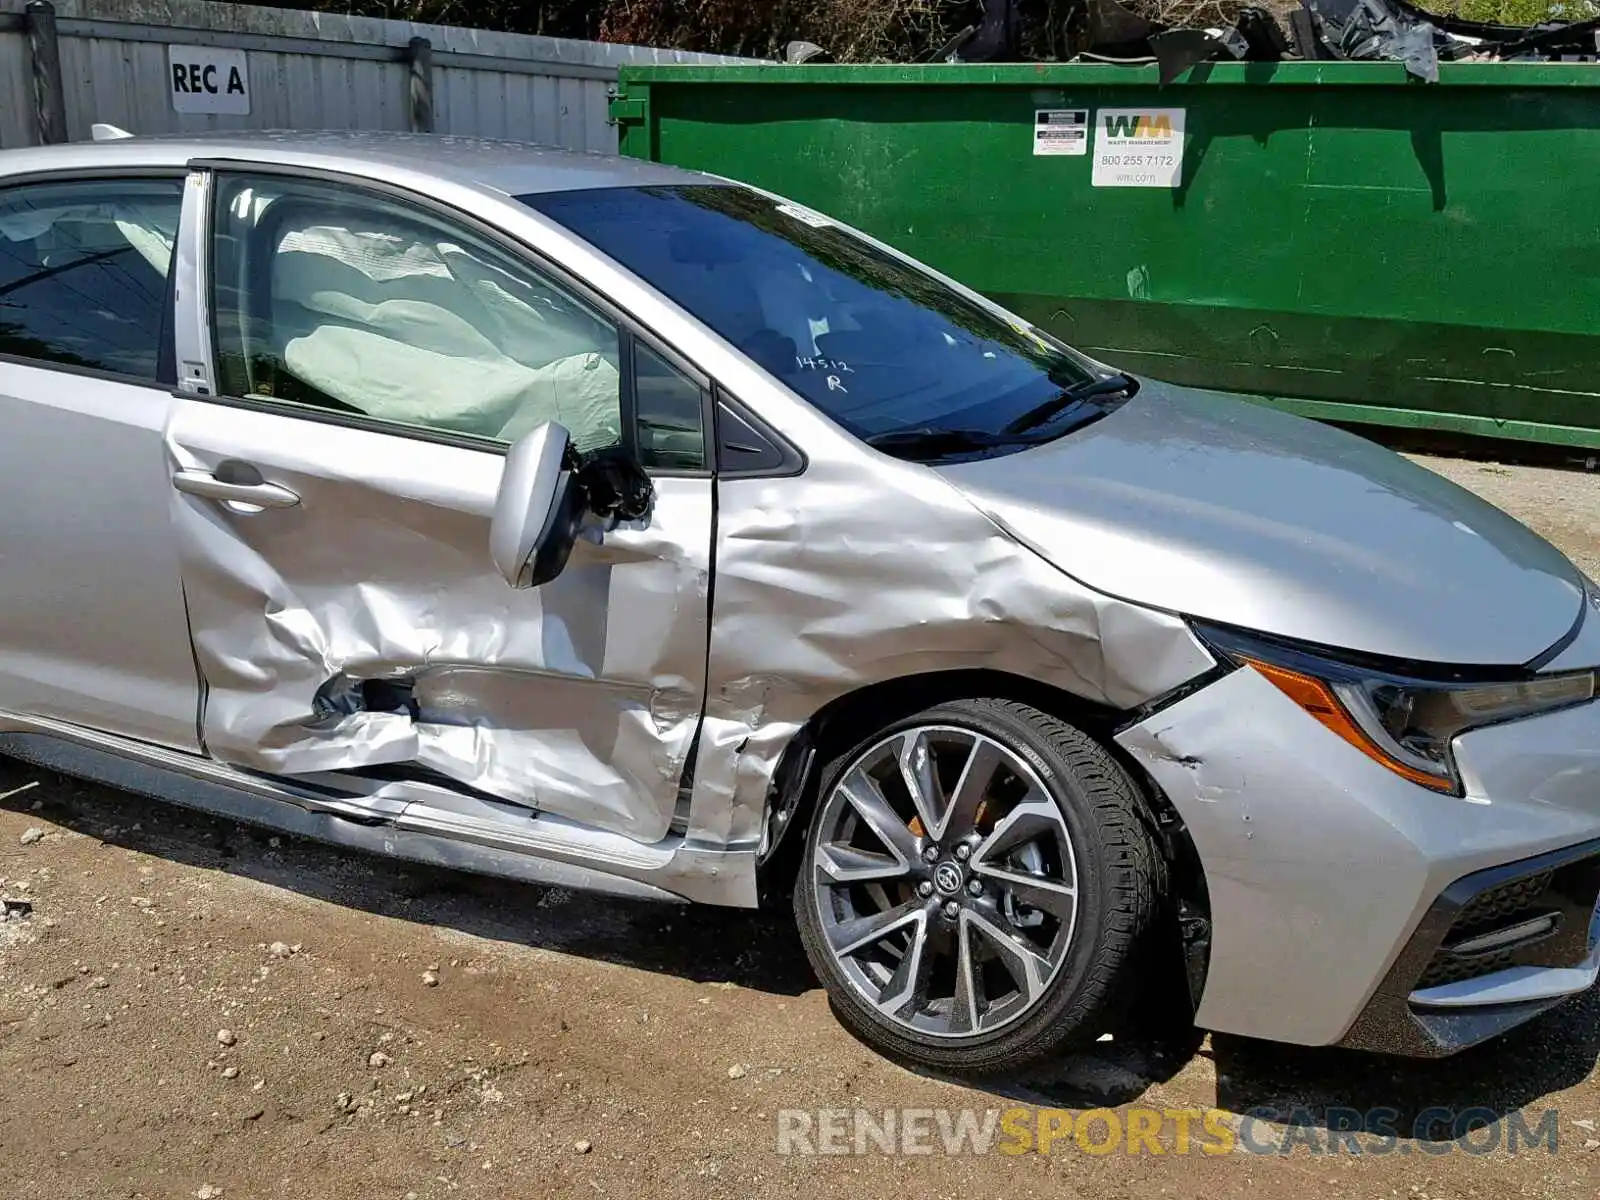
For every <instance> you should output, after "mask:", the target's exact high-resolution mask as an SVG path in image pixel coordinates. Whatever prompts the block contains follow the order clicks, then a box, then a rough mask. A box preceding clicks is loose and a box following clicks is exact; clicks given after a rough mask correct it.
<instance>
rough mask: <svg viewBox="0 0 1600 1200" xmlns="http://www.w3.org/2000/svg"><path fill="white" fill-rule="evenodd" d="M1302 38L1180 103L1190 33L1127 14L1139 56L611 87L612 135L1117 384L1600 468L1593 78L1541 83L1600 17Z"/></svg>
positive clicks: (827, 68) (705, 73)
mask: <svg viewBox="0 0 1600 1200" xmlns="http://www.w3.org/2000/svg"><path fill="white" fill-rule="evenodd" d="M1112 3H1113V0H1099V4H1098V7H1099V8H1101V9H1102V10H1104V11H1107V12H1110V17H1111V18H1117V17H1118V14H1117V13H1116V12H1115V11H1114V10H1110V9H1106V7H1105V6H1106V5H1109V4H1112ZM1374 14H1377V17H1381V18H1382V19H1381V20H1379V19H1377V18H1376V17H1375V16H1374ZM1123 15H1131V14H1126V10H1123ZM1297 16H1298V17H1300V18H1302V19H1301V20H1298V21H1295V22H1291V30H1294V29H1301V30H1302V31H1303V30H1304V29H1310V30H1312V31H1313V32H1314V33H1315V34H1316V36H1315V39H1314V41H1315V45H1314V46H1313V45H1311V44H1310V39H1309V38H1308V37H1307V35H1305V34H1304V33H1303V32H1302V35H1301V39H1300V40H1301V41H1302V42H1303V43H1304V44H1306V48H1307V53H1309V54H1315V55H1318V56H1320V57H1316V58H1306V59H1300V60H1294V59H1284V60H1280V61H1271V59H1272V58H1273V52H1272V51H1271V46H1270V38H1269V37H1267V35H1265V34H1263V33H1262V31H1261V30H1260V29H1256V30H1255V31H1254V32H1253V34H1252V36H1251V37H1242V36H1241V37H1240V38H1233V37H1228V36H1225V35H1227V34H1228V33H1229V32H1230V31H1226V30H1214V31H1211V35H1214V36H1210V35H1208V38H1209V40H1207V41H1206V42H1205V44H1204V45H1202V46H1200V50H1201V51H1202V53H1203V54H1205V55H1208V56H1210V57H1211V58H1215V57H1217V56H1221V58H1222V59H1224V61H1209V60H1206V61H1190V62H1188V63H1186V64H1184V65H1182V66H1181V67H1180V68H1179V70H1178V72H1177V78H1176V80H1175V81H1174V82H1172V83H1170V84H1168V85H1165V86H1163V85H1162V84H1161V83H1160V82H1159V81H1160V77H1161V72H1162V70H1163V67H1162V65H1160V64H1158V63H1157V62H1156V61H1155V59H1156V57H1157V56H1156V55H1155V54H1154V53H1152V50H1153V49H1154V48H1155V47H1156V46H1158V45H1159V44H1160V42H1161V41H1162V40H1163V39H1162V35H1163V34H1164V33H1170V32H1171V31H1164V30H1162V29H1160V28H1159V27H1155V26H1151V25H1150V24H1149V23H1148V22H1145V23H1143V24H1142V25H1129V24H1128V23H1127V22H1123V23H1122V24H1121V25H1117V24H1116V23H1115V21H1111V22H1110V24H1108V25H1107V28H1108V29H1113V30H1116V29H1120V30H1121V36H1123V37H1124V38H1128V39H1131V40H1127V41H1125V42H1123V43H1122V44H1121V45H1120V46H1115V45H1113V46H1109V47H1108V48H1109V49H1112V50H1117V51H1118V52H1119V53H1123V54H1127V55H1130V56H1133V57H1135V58H1142V61H1139V62H1131V63H1130V62H1122V61H1118V62H1109V61H1094V62H1090V61H1083V62H1073V63H1050V64H1046V63H1027V64H1022V63H1016V64H971V63H963V64H951V63H935V64H922V65H869V66H834V65H821V66H817V65H805V66H789V65H777V64H774V65H763V66H733V67H712V68H706V67H684V68H675V67H644V68H624V70H623V72H622V83H621V87H620V90H619V94H618V97H617V99H616V100H615V101H614V103H613V106H612V112H613V116H614V118H615V119H616V121H617V122H618V124H619V126H620V132H621V144H622V149H623V152H624V153H625V154H630V155H634V156H637V157H642V158H650V159H655V160H658V161H662V162H669V163H673V164H677V165H681V166H686V167H695V168H700V169H703V170H708V171H712V172H716V173H718V174H723V175H728V176H733V177H736V178H740V179H744V180H747V181H749V182H752V183H755V184H757V185H759V186H762V187H766V188H770V189H772V190H773V191H777V192H781V193H783V194H786V195H788V196H790V197H793V198H794V199H796V200H799V201H801V202H803V203H806V204H808V205H811V206H812V207H814V208H816V209H819V210H821V211H823V212H826V213H829V214H831V215H833V216H835V217H838V218H839V219H841V220H844V221H847V222H849V223H851V224H853V225H856V226H858V227H860V228H862V229H864V230H866V231H868V232H869V233H872V234H874V235H876V236H878V237H881V238H883V239H884V240H885V241H887V242H889V243H891V244H892V245H895V246H897V247H898V248H900V249H902V250H904V251H906V252H907V253H910V254H912V255H915V256H917V257H919V258H921V259H924V260H925V261H927V262H929V263H932V264H933V265H934V266H936V267H938V268H940V269H941V270H943V271H945V272H947V273H948V274H950V275H952V276H954V277H956V278H958V279H960V280H962V281H963V282H965V283H968V284H971V285H972V286H975V287H977V288H979V289H981V290H982V291H984V292H986V293H988V294H989V295H991V296H993V297H995V298H996V299H998V300H999V301H1000V302H1002V303H1004V304H1006V305H1007V306H1008V307H1010V308H1012V309H1014V310H1015V311H1017V312H1018V313H1020V314H1021V315H1023V316H1024V317H1027V318H1028V319H1030V320H1032V321H1034V322H1036V323H1038V324H1040V325H1042V326H1044V327H1045V328H1047V329H1049V330H1051V331H1052V332H1054V333H1056V334H1058V335H1059V336H1061V337H1063V338H1065V339H1066V340H1067V341H1069V342H1071V343H1073V344H1074V345H1077V346H1080V347H1082V348H1083V349H1085V350H1086V351H1088V352H1089V353H1091V354H1094V355H1096V356H1097V357H1100V358H1102V359H1105V360H1107V361H1109V362H1111V363H1114V364H1115V365H1118V366H1121V367H1125V368H1127V369H1129V370H1133V371H1138V372H1141V373H1144V374H1146V375H1150V376H1153V377H1156V378H1160V379H1167V380H1172V381H1174V382H1178V383H1183V384H1189V385H1193V386H1200V387H1209V388H1215V389H1219V390H1226V391H1235V392H1240V393H1244V394H1247V395H1250V396H1254V397H1257V398H1260V399H1262V400H1265V401H1269V402H1271V403H1274V404H1277V405H1279V406H1281V407H1283V408H1287V409H1290V410H1292V411H1296V412H1300V413H1303V414H1307V415H1311V416H1315V417H1320V418H1325V419H1334V420H1341V421H1355V422H1376V423H1380V424H1387V425H1397V426H1408V427H1416V428H1426V429H1434V430H1444V431H1452V432H1459V433H1468V434H1479V435H1488V436H1494V437H1507V438H1517V439H1523V440H1531V441H1541V442H1548V443H1555V444H1561V445H1567V446H1576V447H1584V448H1588V449H1595V448H1600V271H1597V270H1596V269H1595V267H1596V264H1600V225H1597V224H1596V222H1595V221H1594V220H1593V218H1592V216H1591V215H1590V212H1591V208H1592V197H1593V196H1594V195H1595V194H1596V192H1597V191H1600V70H1597V68H1596V66H1595V64H1594V63H1593V62H1592V61H1577V62H1565V61H1552V59H1555V58H1562V57H1569V56H1572V55H1577V56H1578V57H1582V58H1587V59H1588V60H1593V58H1594V39H1595V27H1596V22H1583V23H1573V24H1564V25H1563V24H1551V25H1549V26H1545V27H1536V28H1535V29H1533V30H1531V31H1530V30H1521V29H1513V28H1509V27H1500V26H1484V25H1474V24H1472V23H1468V22H1459V21H1449V20H1445V19H1444V18H1437V17H1433V16H1431V15H1430V14H1426V13H1423V12H1421V10H1418V9H1414V8H1411V7H1410V6H1409V5H1406V4H1404V3H1403V0H1309V6H1308V7H1307V8H1306V9H1305V10H1303V11H1302V12H1301V13H1299V14H1297ZM1108 19H1109V18H1108ZM1424 27H1425V28H1424ZM1245 29H1246V26H1245V22H1244V20H1243V19H1242V18H1241V22H1240V27H1239V31H1235V32H1241V33H1242V31H1244V30H1245ZM1428 30H1431V31H1432V32H1427V31H1428ZM1424 35H1425V36H1424ZM1397 37H1398V40H1396V39H1397ZM1241 40H1242V41H1244V42H1245V43H1247V45H1246V60H1245V61H1235V60H1234V52H1233V50H1229V49H1228V47H1229V46H1232V47H1233V49H1234V50H1237V49H1238V43H1239V42H1240V41H1241ZM1424 42H1425V43H1426V45H1425V46H1424ZM1187 44H1188V53H1189V54H1191V55H1193V54H1194V51H1195V46H1196V43H1195V40H1194V39H1193V38H1189V39H1187ZM1250 45H1254V46H1255V48H1256V49H1255V50H1254V52H1253V53H1252V52H1250V50H1249V46H1250ZM1585 46H1587V54H1586V55H1584V54H1582V53H1580V52H1581V51H1582V50H1583V48H1584V47H1585ZM1169 49H1170V46H1169ZM1335 54H1346V55H1349V56H1351V61H1334V60H1333V56H1334V55H1335ZM1101 57H1102V58H1107V57H1111V56H1110V55H1109V54H1107V55H1102V56H1101ZM1251 57H1254V58H1255V59H1256V61H1250V59H1251ZM1356 58H1363V60H1362V61H1355V59H1356ZM1376 58H1393V59H1395V61H1377V60H1375V59H1376ZM1508 58H1509V59H1512V60H1514V61H1487V60H1490V59H1499V60H1504V59H1508ZM1402 59H1410V60H1411V61H1400V60H1402ZM1171 66H1172V63H1171V61H1170V60H1169V62H1168V63H1167V64H1166V67H1167V69H1168V70H1169V71H1170V69H1171ZM1435 73H1436V82H1432V83H1429V82H1425V81H1424V79H1425V78H1431V77H1434V76H1435ZM1419 74H1421V75H1422V76H1424V78H1418V75H1419Z"/></svg>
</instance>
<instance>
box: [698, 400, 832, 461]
mask: <svg viewBox="0 0 1600 1200" xmlns="http://www.w3.org/2000/svg"><path fill="white" fill-rule="evenodd" d="M714 399H715V409H716V424H715V426H714V429H715V434H714V437H715V444H716V462H717V477H718V478H719V479H785V478H792V477H794V476H796V475H803V474H805V470H806V468H807V466H809V465H810V464H809V463H808V462H807V460H806V456H805V454H804V452H803V451H801V450H800V449H799V448H798V447H797V446H795V445H794V444H793V443H792V442H790V441H789V440H788V439H787V438H785V437H784V436H783V435H782V434H780V433H778V432H777V430H775V429H773V428H772V426H771V425H769V424H767V422H765V421H763V420H762V419H761V418H760V417H759V416H757V415H756V414H755V413H754V412H752V411H751V410H750V408H749V407H748V406H747V405H745V404H743V403H741V402H740V401H739V399H738V398H737V397H736V396H734V395H732V394H731V393H729V392H728V390H727V389H726V388H724V387H722V386H721V385H720V384H719V385H717V386H716V388H715V397H714ZM741 427H742V428H741ZM736 438H737V439H739V440H738V441H734V440H733V439H736ZM751 439H754V442H755V444H754V445H751V444H750V442H751ZM749 455H754V456H759V459H760V461H759V462H753V461H752V459H751V458H750V457H745V458H744V463H743V464H742V465H741V464H740V463H739V461H738V459H739V458H740V457H742V456H749Z"/></svg>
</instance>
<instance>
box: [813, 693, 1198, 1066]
mask: <svg viewBox="0 0 1600 1200" xmlns="http://www.w3.org/2000/svg"><path fill="white" fill-rule="evenodd" d="M969 742H970V748H967V749H964V748H963V747H967V746H968V744H969ZM963 755H965V762H963ZM908 764H909V765H908ZM820 778H821V787H820V789H819V791H818V794H817V801H816V805H815V808H814V810H813V812H812V816H811V821H810V824H809V828H808V832H807V838H806V845H805V853H804V857H803V859H802V864H801V868H800V876H799V880H798V885H797V887H796V888H795V893H794V906H795V916H796V919H797V921H798V923H799V928H800V936H801V940H802V942H803V943H804V945H805V949H806V954H807V956H808V957H809V958H810V960H811V965H812V968H813V969H814V970H815V971H816V973H817V976H818V978H819V979H820V980H821V982H822V984H823V986H824V988H826V990H827V992H828V995H829V998H830V1000H831V1001H832V1004H833V1007H834V1011H835V1012H836V1014H837V1015H838V1018H839V1020H840V1021H841V1022H842V1023H843V1024H844V1025H845V1027H846V1028H848V1029H849V1030H850V1031H851V1032H852V1033H853V1034H855V1035H856V1036H857V1037H858V1038H860V1039H861V1040H862V1041H864V1042H866V1043H867V1044H868V1045H869V1046H871V1047H873V1048H874V1049H875V1050H878V1051H879V1052H880V1053H882V1054H884V1055H886V1056H888V1057H890V1058H892V1059H895V1060H897V1061H900V1062H903V1063H906V1064H909V1065H915V1066H919V1067H923V1068H928V1069H931V1070H934V1071H939V1072H944V1073H949V1074H964V1075H994V1074H999V1073H1003V1072H1014V1071H1018V1070H1021V1069H1023V1068H1026V1067H1028V1066H1031V1065H1033V1064H1036V1063H1038V1062H1040V1061H1041V1060H1043V1059H1046V1058H1049V1057H1051V1056H1052V1055H1055V1054H1057V1053H1059V1052H1061V1051H1062V1050H1064V1049H1066V1048H1067V1047H1068V1046H1070V1045H1072V1044H1074V1043H1077V1042H1084V1041H1092V1040H1093V1039H1094V1038H1095V1037H1096V1036H1098V1035H1099V1034H1100V1033H1101V1032H1104V1031H1105V1029H1106V1028H1108V1027H1109V1026H1110V1025H1111V1024H1112V1021H1113V1018H1114V1017H1116V1016H1117V1010H1118V1008H1119V1007H1120V997H1122V996H1123V994H1124V989H1125V988H1127V987H1128V986H1129V984H1130V983H1131V982H1132V981H1131V978H1130V977H1131V976H1132V975H1133V974H1134V973H1135V970H1136V961H1137V957H1138V951H1139V949H1140V946H1141V941H1142V938H1143V935H1144V933H1145V931H1146V930H1147V928H1149V927H1150V925H1151V923H1152V921H1153V919H1154V916H1155V914H1156V912H1157V910H1158V906H1159V905H1160V903H1161V901H1162V896H1163V893H1164V891H1165V888H1166V863H1165V860H1164V859H1163V858H1162V857H1161V855H1160V854H1159V852H1158V851H1157V848H1156V846H1155V844H1154V842H1153V840H1152V837H1151V834H1150V829H1149V825H1148V823H1147V818H1148V814H1147V809H1146V806H1145V803H1144V800H1143V798H1142V797H1141V795H1140V792H1139V789H1138V788H1137V786H1136V785H1135V784H1134V782H1133V780H1132V779H1131V778H1129V776H1128V774H1127V772H1126V771H1125V770H1123V768H1122V767H1121V766H1120V765H1119V764H1118V763H1117V761H1116V760H1115V759H1114V758H1113V757H1112V756H1111V755H1110V754H1109V753H1108V752H1107V751H1106V750H1105V748H1104V747H1102V746H1101V745H1100V744H1099V743H1097V742H1096V741H1094V740H1093V739H1092V738H1090V737H1089V736H1088V735H1087V734H1085V733H1084V732H1082V731H1081V730H1079V729H1076V728H1074V727H1073V726H1071V725H1068V724H1067V723H1066V722H1064V721H1061V720H1059V719H1057V718H1055V717H1052V716H1050V715H1048V714H1046V713H1043V712H1040V711H1039V710H1038V709H1035V708H1032V707H1030V706H1028V705H1026V704H1021V703H1018V702H1015V701H1010V700H999V699H971V700H958V701H953V702H949V703H943V704H939V705H936V706H934V707H932V708H928V709H926V710H924V711H922V712H919V713H916V714H914V715H911V716H908V717H905V718H903V719H901V720H898V721H895V722H893V723H892V724H890V725H887V726H885V727H884V728H883V729H881V730H880V731H878V732H876V733H874V734H873V735H872V736H871V737H869V738H866V739H864V740H863V741H862V742H860V743H859V744H858V745H856V746H853V747H851V748H850V749H849V750H847V751H845V752H843V753H841V754H839V755H837V756H836V757H834V758H832V759H831V760H830V761H829V762H828V763H827V764H826V765H825V766H824V768H823V770H822V772H821V777H820ZM984 778H988V780H989V783H988V784H986V785H985V787H986V788H987V790H986V791H985V792H984V793H983V796H982V798H980V799H977V800H976V801H975V800H974V796H975V795H976V794H977V793H978V791H979V787H978V784H979V783H980V782H981V781H982V780H983V779H984ZM964 781H965V782H964ZM919 795H922V796H923V797H924V799H922V801H921V802H920V803H919V800H918V796H919ZM928 796H931V797H932V799H931V800H929V799H927V798H926V797H928ZM880 801H882V802H883V803H880ZM891 816H897V817H899V818H901V826H900V827H894V826H892V825H891V820H890V819H891ZM963 830H965V831H966V832H965V833H963ZM1034 830H1038V831H1039V832H1037V833H1035V832H1033V831H1034ZM885 832H886V833H887V835H888V836H887V837H885V836H883V834H884V833H885ZM930 846H931V847H933V854H930V853H929V848H930ZM963 846H965V847H966V849H965V850H963V849H962V847H963ZM935 855H936V856H937V857H934V856H935ZM930 858H931V859H932V861H929V860H930ZM903 861H905V862H907V869H906V870H905V871H903V872H902V871H900V870H899V865H900V863H901V862H903ZM1069 876H1070V880H1069ZM958 884H959V887H958ZM1069 884H1070V888H1071V889H1072V890H1073V892H1074V893H1075V894H1073V895H1072V896H1070V897H1069V896H1068V893H1067V889H1068V887H1069ZM874 887H875V888H876V890H874ZM919 914H920V915H919ZM895 922H899V924H898V925H896V924H895ZM880 930H883V931H886V932H882V934H881V936H880ZM858 939H861V940H860V942H859V944H857V942H858ZM919 941H920V946H919ZM963 967H964V968H965V969H963ZM946 992H948V993H949V995H948V996H946V995H945V993H946Z"/></svg>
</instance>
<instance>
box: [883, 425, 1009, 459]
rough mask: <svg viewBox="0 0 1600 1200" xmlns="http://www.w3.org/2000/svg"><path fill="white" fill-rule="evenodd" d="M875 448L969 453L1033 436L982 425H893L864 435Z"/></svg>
mask: <svg viewBox="0 0 1600 1200" xmlns="http://www.w3.org/2000/svg"><path fill="white" fill-rule="evenodd" d="M863 440H864V441H865V442H866V443H867V445H869V446H871V447H872V448H873V449H874V450H882V451H883V452H884V453H885V454H889V455H892V456H894V457H895V458H910V459H913V460H915V459H918V458H921V457H923V456H924V455H931V456H933V457H936V458H939V457H943V456H944V455H947V454H970V453H972V452H973V451H976V450H990V449H993V448H994V447H996V446H1014V445H1017V444H1018V443H1019V442H1029V441H1032V440H1033V439H1032V438H1025V437H1018V436H1016V435H1014V434H1006V433H990V432H989V431H988V430H985V429H936V428H929V427H923V428H919V429H892V430H890V431H889V432H887V433H874V434H872V435H871V436H869V437H867V438H864V439H863Z"/></svg>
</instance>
